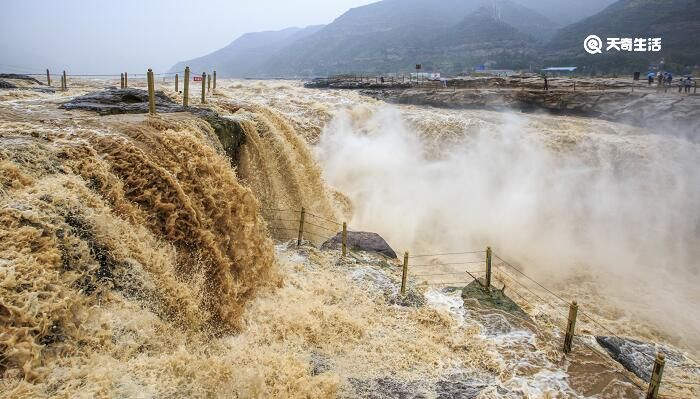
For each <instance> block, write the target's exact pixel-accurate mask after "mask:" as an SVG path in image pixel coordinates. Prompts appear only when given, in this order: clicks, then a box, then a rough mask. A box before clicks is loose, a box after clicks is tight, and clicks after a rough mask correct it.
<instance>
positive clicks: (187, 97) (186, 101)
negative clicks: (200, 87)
mask: <svg viewBox="0 0 700 399" xmlns="http://www.w3.org/2000/svg"><path fill="white" fill-rule="evenodd" d="M183 83H184V84H185V92H184V93H183V95H182V106H184V107H186V106H187V105H188V104H189V103H190V67H185V80H184V82H183Z"/></svg>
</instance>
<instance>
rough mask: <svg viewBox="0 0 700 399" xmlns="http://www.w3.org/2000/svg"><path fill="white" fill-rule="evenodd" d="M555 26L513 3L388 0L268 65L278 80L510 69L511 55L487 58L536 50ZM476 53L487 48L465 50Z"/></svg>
mask: <svg viewBox="0 0 700 399" xmlns="http://www.w3.org/2000/svg"><path fill="white" fill-rule="evenodd" d="M479 17H481V18H483V20H479ZM465 19H466V21H467V22H465ZM469 25H471V26H469ZM553 25H554V24H553V23H552V22H551V21H550V20H548V19H547V18H546V17H544V16H542V15H540V14H538V13H537V12H535V11H533V10H530V9H528V8H526V7H524V6H521V5H519V4H517V3H515V2H513V1H509V0H473V1H463V0H433V1H430V2H426V1H417V0H385V1H381V2H379V3H373V4H370V5H367V6H364V7H358V8H354V9H351V10H350V11H348V12H346V13H345V14H343V15H342V16H340V17H339V18H337V19H336V20H335V21H333V23H331V24H329V25H327V26H326V27H324V28H323V29H321V30H320V31H318V32H317V33H315V34H313V35H309V36H308V37H306V38H304V39H301V40H299V41H297V42H295V43H293V44H292V45H291V46H289V47H288V48H285V49H283V50H281V51H280V52H279V54H277V55H276V56H275V57H274V58H273V60H274V65H271V66H270V68H271V72H273V74H278V75H297V74H300V75H325V74H333V73H352V72H391V71H400V70H404V71H405V70H407V69H409V68H410V66H411V65H413V64H416V63H421V64H423V65H424V66H425V67H426V69H428V70H436V71H442V72H447V73H454V72H462V71H463V70H464V68H468V67H471V66H473V65H475V64H474V63H476V64H483V63H485V62H488V61H493V62H492V63H494V64H496V65H500V66H501V67H509V66H512V65H513V63H511V62H510V59H509V58H508V57H501V61H503V62H505V63H502V62H498V61H497V60H495V59H492V58H489V55H490V54H492V53H499V54H500V53H504V54H507V53H514V52H520V51H521V50H522V49H524V48H531V47H533V46H535V45H536V43H537V40H538V39H537V38H539V39H542V40H543V39H546V38H548V37H550V36H551V35H552V34H553V33H554V28H553V27H552V26H553ZM516 31H517V32H518V33H517V34H516V33H515V32H516ZM504 36H507V37H508V38H509V39H513V40H508V41H503V40H502V39H503V37H504ZM525 39H527V41H528V42H527V43H525ZM457 42H459V43H457ZM475 49H481V50H488V51H474V52H472V53H467V52H468V51H472V50H475Z"/></svg>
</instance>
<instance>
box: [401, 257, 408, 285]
mask: <svg viewBox="0 0 700 399" xmlns="http://www.w3.org/2000/svg"><path fill="white" fill-rule="evenodd" d="M407 276H408V252H404V254H403V274H402V275H401V296H403V295H406V277H407Z"/></svg>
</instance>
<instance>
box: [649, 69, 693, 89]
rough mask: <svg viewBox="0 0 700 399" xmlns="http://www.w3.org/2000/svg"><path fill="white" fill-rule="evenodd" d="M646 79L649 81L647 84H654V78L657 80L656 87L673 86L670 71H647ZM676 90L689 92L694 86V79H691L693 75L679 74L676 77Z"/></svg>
mask: <svg viewBox="0 0 700 399" xmlns="http://www.w3.org/2000/svg"><path fill="white" fill-rule="evenodd" d="M647 80H648V82H649V86H651V85H652V84H654V81H655V80H656V82H657V87H658V88H662V87H671V86H673V74H671V72H661V71H659V72H656V73H655V72H652V71H649V72H648V73H647ZM677 82H678V92H679V93H682V92H685V93H690V90H691V88H693V87H695V81H693V77H692V76H690V75H687V76H681V77H680V78H678V81H677Z"/></svg>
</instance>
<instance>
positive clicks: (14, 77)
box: [0, 73, 43, 85]
mask: <svg viewBox="0 0 700 399" xmlns="http://www.w3.org/2000/svg"><path fill="white" fill-rule="evenodd" d="M0 79H3V80H25V81H28V82H30V83H32V84H36V85H43V83H41V82H40V81H38V80H37V79H36V78H33V77H31V76H29V75H21V74H18V73H0Z"/></svg>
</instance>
